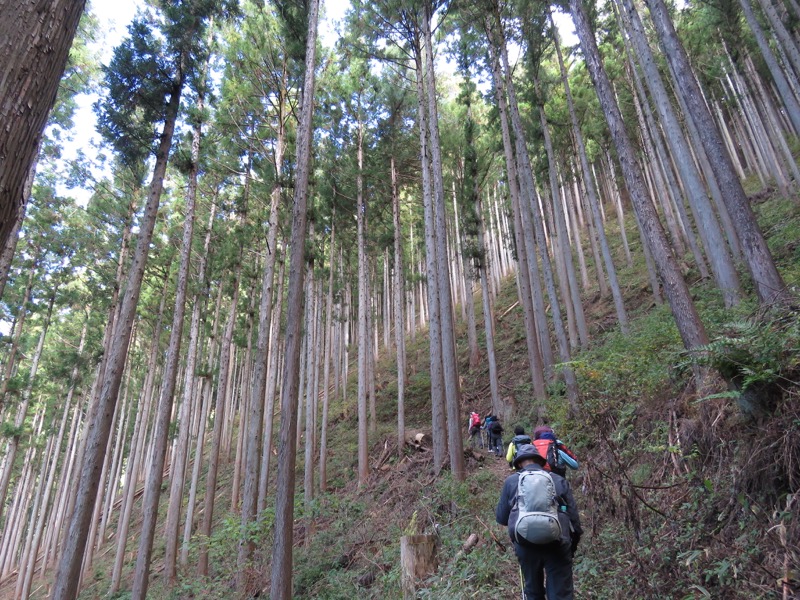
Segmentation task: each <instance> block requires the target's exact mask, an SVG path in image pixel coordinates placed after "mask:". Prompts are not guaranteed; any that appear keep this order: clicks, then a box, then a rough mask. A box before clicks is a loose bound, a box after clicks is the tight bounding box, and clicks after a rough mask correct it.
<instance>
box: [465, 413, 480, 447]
mask: <svg viewBox="0 0 800 600" xmlns="http://www.w3.org/2000/svg"><path fill="white" fill-rule="evenodd" d="M467 431H469V443H470V446H471V447H472V448H475V438H478V441H479V442H480V444H481V448H483V437H482V436H481V416H480V415H479V414H478V413H476V412H471V413H469V421H468V423H467Z"/></svg>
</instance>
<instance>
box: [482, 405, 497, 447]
mask: <svg viewBox="0 0 800 600" xmlns="http://www.w3.org/2000/svg"><path fill="white" fill-rule="evenodd" d="M496 419H497V417H495V416H494V415H493V414H492V413H488V414H487V415H486V416H485V417H483V422H482V423H481V434H482V435H481V440H483V437H484V436H485V437H486V449H487V451H489V452H491V451H492V447H491V446H490V445H489V442H490V441H491V439H492V436H491V434H490V433H489V426H490V425H491V424H492V421H495V420H496Z"/></svg>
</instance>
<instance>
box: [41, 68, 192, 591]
mask: <svg viewBox="0 0 800 600" xmlns="http://www.w3.org/2000/svg"><path fill="white" fill-rule="evenodd" d="M182 88H183V80H182V79H181V80H179V81H177V82H175V83H174V86H173V89H172V91H171V94H170V100H169V104H168V106H167V111H166V120H165V121H164V128H163V130H162V133H161V140H160V143H159V147H158V151H157V153H156V163H155V168H154V170H153V179H152V182H151V184H150V192H149V194H148V199H147V205H146V207H145V212H144V215H143V217H142V219H141V221H140V225H139V242H138V244H137V246H136V253H135V255H134V257H133V261H132V263H131V265H130V270H129V275H128V282H127V286H126V287H125V295H124V297H123V300H122V306H121V310H120V317H119V320H118V321H117V326H116V327H115V330H114V335H113V338H112V343H111V344H110V346H108V347H107V348H106V350H107V351H108V353H109V358H108V361H107V367H106V371H105V373H104V375H103V382H102V385H101V390H100V397H99V403H98V406H97V410H96V411H94V412H93V414H92V415H91V419H92V421H91V423H90V425H89V431H88V436H87V444H86V449H87V452H86V454H85V455H84V461H83V464H82V466H81V473H80V480H79V482H78V491H77V496H76V502H75V510H74V512H73V513H72V518H71V519H70V524H69V533H68V534H67V537H66V539H65V542H64V548H63V549H62V557H61V561H60V562H59V567H58V572H57V574H56V577H55V581H54V585H53V589H52V592H51V595H50V598H51V600H72V599H73V598H75V597H76V596H77V592H78V578H79V574H80V569H81V562H82V560H83V552H84V550H85V548H86V541H87V533H88V530H89V521H90V519H91V516H92V506H93V504H94V499H95V497H96V494H97V489H98V484H99V479H100V469H101V465H102V463H103V458H104V455H105V452H106V446H107V444H108V437H109V434H110V432H111V420H112V417H113V415H114V408H115V407H116V403H117V396H118V394H119V388H120V384H121V383H122V373H123V370H124V367H125V358H126V356H127V353H128V344H129V342H130V334H131V330H132V328H133V321H134V317H135V313H136V306H137V304H138V301H139V292H140V291H141V285H142V278H143V276H144V268H145V265H146V263H147V257H148V254H149V248H150V241H151V239H152V236H153V228H154V226H155V220H156V216H157V213H158V205H159V202H160V200H161V190H162V188H163V185H164V175H165V172H166V168H167V161H168V159H169V150H170V147H171V145H172V135H173V132H174V131H175V122H176V120H177V117H178V108H179V106H180V97H181V90H182Z"/></svg>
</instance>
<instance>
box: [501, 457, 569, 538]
mask: <svg viewBox="0 0 800 600" xmlns="http://www.w3.org/2000/svg"><path fill="white" fill-rule="evenodd" d="M522 470H523V471H541V470H543V469H542V467H540V466H539V465H538V464H530V465H527V466H525V467H523V469H522ZM550 476H551V477H552V478H553V484H554V485H555V487H556V496H560V497H561V498H562V499H563V501H564V503H565V504H566V506H567V512H562V511H559V512H558V519H559V521H560V522H561V541H562V543H567V544H569V543H571V542H572V541H573V539H574V538H580V536H581V535H582V534H583V528H582V527H581V519H580V516H579V515H578V506H577V505H576V504H575V498H574V497H573V496H572V489H570V487H569V483H568V482H567V480H566V479H564V478H563V477H561V475H556V474H555V473H550ZM518 482H519V473H514V474H513V475H510V476H509V477H507V478H506V480H505V483H503V491H502V492H501V493H500V501H499V502H498V503H497V509H496V510H495V518H496V519H497V522H498V523H499V524H500V525H507V526H508V535H509V537H510V538H511V540H512V541H514V528H515V526H516V524H517V517H518V516H519V509H518V508H517V487H518ZM576 543H577V542H576Z"/></svg>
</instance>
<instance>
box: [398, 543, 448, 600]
mask: <svg viewBox="0 0 800 600" xmlns="http://www.w3.org/2000/svg"><path fill="white" fill-rule="evenodd" d="M438 566H439V565H438V563H437V561H436V536H433V535H404V536H403V537H401V538H400V568H401V570H402V587H403V599H404V600H410V599H413V598H415V597H416V591H417V581H418V580H420V579H424V578H426V577H428V576H429V575H431V574H433V573H435V572H436V569H437V568H438Z"/></svg>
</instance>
